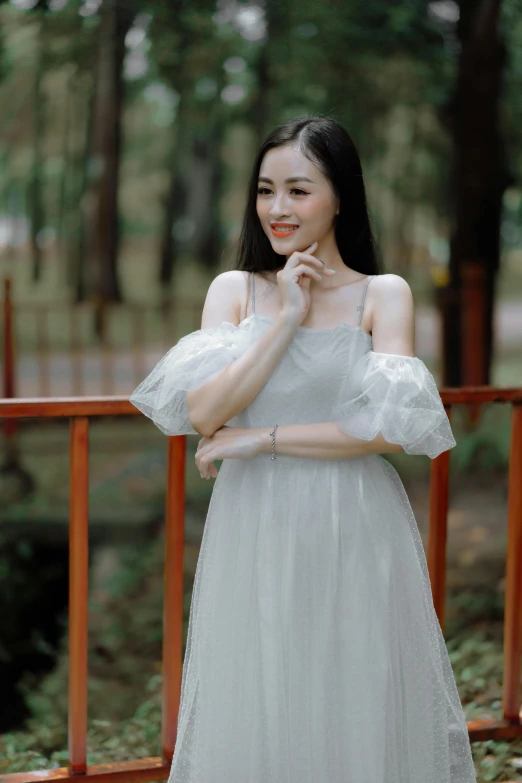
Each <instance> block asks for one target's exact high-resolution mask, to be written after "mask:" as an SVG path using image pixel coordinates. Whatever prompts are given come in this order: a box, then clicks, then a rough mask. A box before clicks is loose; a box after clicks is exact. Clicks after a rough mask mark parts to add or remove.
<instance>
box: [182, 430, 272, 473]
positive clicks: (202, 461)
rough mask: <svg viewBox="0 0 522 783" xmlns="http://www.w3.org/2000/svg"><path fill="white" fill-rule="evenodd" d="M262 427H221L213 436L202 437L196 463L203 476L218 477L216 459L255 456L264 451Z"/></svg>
mask: <svg viewBox="0 0 522 783" xmlns="http://www.w3.org/2000/svg"><path fill="white" fill-rule="evenodd" d="M261 432H262V430H261V429H255V428H240V427H227V426H226V425H225V426H223V427H220V428H219V429H218V430H216V432H215V433H214V434H213V435H212V437H211V438H201V440H200V441H199V442H198V448H197V450H196V465H197V467H198V470H199V472H200V474H201V478H206V479H209V478H210V477H211V476H214V478H216V476H217V474H218V470H217V468H216V466H215V465H214V460H215V459H230V458H232V459H233V458H238V457H255V456H256V455H257V454H261V452H262V451H263V444H262V440H261V437H260V433H261Z"/></svg>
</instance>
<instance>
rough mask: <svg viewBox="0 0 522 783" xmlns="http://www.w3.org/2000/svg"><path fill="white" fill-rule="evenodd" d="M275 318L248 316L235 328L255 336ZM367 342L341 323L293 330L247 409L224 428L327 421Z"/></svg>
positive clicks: (368, 337)
mask: <svg viewBox="0 0 522 783" xmlns="http://www.w3.org/2000/svg"><path fill="white" fill-rule="evenodd" d="M273 321H274V319H273V318H272V317H270V316H266V315H261V314H258V313H255V312H253V313H252V314H251V315H249V316H248V318H246V319H245V320H244V321H242V322H241V323H240V324H239V327H238V328H239V329H245V330H247V331H249V332H250V333H251V338H254V334H260V333H261V332H262V331H263V330H264V329H266V328H268V327H269V326H270V325H271V323H273ZM371 345H372V339H371V335H369V334H368V332H365V331H364V330H363V329H361V327H360V326H359V325H358V326H351V325H350V324H347V323H340V324H339V325H338V326H336V327H335V328H333V329H313V328H310V327H298V328H297V330H296V332H295V334H294V336H293V338H292V340H291V342H290V343H289V345H288V347H287V350H286V351H285V353H284V355H283V356H282V357H281V359H280V361H279V363H278V365H277V367H276V368H275V370H274V372H273V373H272V375H271V376H270V378H269V379H268V381H267V382H266V383H265V385H264V386H263V388H262V389H261V391H260V392H259V393H258V395H257V397H256V398H255V399H254V400H252V402H251V403H250V405H249V406H248V407H247V408H245V409H244V410H243V411H241V412H240V413H239V414H238V415H237V416H235V417H234V418H233V419H231V421H230V422H229V424H230V425H231V426H236V427H268V426H273V424H274V423H278V424H280V425H281V424H311V423H313V422H321V421H331V420H332V417H333V416H334V415H335V411H336V408H337V403H338V401H339V395H340V394H342V388H343V383H344V379H345V378H346V374H347V372H349V370H350V367H352V366H353V365H354V364H355V362H356V361H357V360H358V359H359V358H360V357H361V356H363V355H364V354H365V353H367V352H368V351H370V350H371Z"/></svg>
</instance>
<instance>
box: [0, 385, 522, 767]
mask: <svg viewBox="0 0 522 783" xmlns="http://www.w3.org/2000/svg"><path fill="white" fill-rule="evenodd" d="M440 393H441V397H442V401H443V403H444V405H445V408H446V411H447V413H448V416H451V409H452V407H453V406H454V405H467V406H469V405H474V406H477V405H482V404H489V403H504V404H506V403H507V404H510V405H511V408H512V422H511V451H510V460H509V483H508V492H509V499H508V520H507V527H508V530H507V562H506V599H505V614H504V679H503V718H502V719H501V720H497V721H495V720H483V721H472V722H469V723H468V730H469V736H470V740H471V741H477V740H486V739H491V738H493V739H501V738H504V739H508V738H514V737H520V736H522V724H521V720H520V671H521V652H522V640H521V636H522V389H496V388H491V387H483V388H482V387H477V388H462V389H441V390H440ZM124 415H125V416H126V415H141V414H140V413H139V411H138V410H137V409H136V408H135V407H134V406H133V405H132V404H131V403H130V402H129V401H128V399H127V398H124V397H95V398H63V399H52V400H23V399H16V400H0V417H4V418H7V419H20V418H37V417H44V418H51V417H58V418H64V417H68V418H69V419H70V428H71V429H70V432H71V438H70V514H69V526H70V537H69V626H68V628H69V630H68V633H69V724H68V743H69V766H68V767H62V768H60V769H51V770H41V771H32V772H20V773H11V774H7V775H1V776H0V783H33V782H34V781H35V780H39V781H41V780H45V781H58V780H61V779H72V778H73V777H75V776H78V775H82V776H84V777H87V778H95V779H96V781H100V783H105V781H107V782H108V781H152V780H164V779H166V778H167V777H168V774H169V771H170V764H171V760H172V755H173V751H174V747H175V742H176V731H177V716H178V710H179V702H180V689H181V673H182V618H183V541H184V507H185V485H184V476H185V446H186V436H185V435H180V436H175V437H169V438H167V440H166V442H167V476H166V479H167V492H166V504H165V548H166V551H165V581H164V612H163V651H162V654H163V686H162V687H163V701H162V755H161V757H160V758H145V759H135V760H131V761H126V762H119V763H110V764H98V765H90V766H88V765H87V760H86V758H87V752H86V736H87V677H88V666H87V606H88V605H87V597H88V498H89V475H88V455H89V445H88V440H89V419H90V417H92V416H124ZM450 455H451V452H450V451H447V452H444V453H442V454H441V455H440V456H439V457H437V458H436V459H434V460H432V462H431V478H430V522H429V537H428V543H427V562H428V569H429V574H430V581H431V587H432V593H433V601H434V605H435V609H436V612H437V616H438V618H439V622H440V624H441V627H443V625H444V596H445V588H446V540H447V516H448V486H449V465H450Z"/></svg>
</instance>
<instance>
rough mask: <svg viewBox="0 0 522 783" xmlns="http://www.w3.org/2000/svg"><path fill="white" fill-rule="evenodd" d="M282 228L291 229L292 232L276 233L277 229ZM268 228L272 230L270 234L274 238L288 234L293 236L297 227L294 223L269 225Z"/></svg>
mask: <svg viewBox="0 0 522 783" xmlns="http://www.w3.org/2000/svg"><path fill="white" fill-rule="evenodd" d="M283 226H286V227H287V228H292V229H293V231H278V230H277V229H278V228H283ZM270 228H271V229H272V234H273V235H274V236H275V237H286V236H288V235H289V234H293V233H294V231H297V229H298V228H299V226H297V225H296V224H295V223H271V224H270Z"/></svg>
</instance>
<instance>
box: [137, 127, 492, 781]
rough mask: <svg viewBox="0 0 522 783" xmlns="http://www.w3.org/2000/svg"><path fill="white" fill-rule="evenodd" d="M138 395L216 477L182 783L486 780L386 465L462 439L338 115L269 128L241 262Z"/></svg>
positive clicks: (174, 775)
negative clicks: (191, 437) (382, 256)
mask: <svg viewBox="0 0 522 783" xmlns="http://www.w3.org/2000/svg"><path fill="white" fill-rule="evenodd" d="M131 400H132V402H133V403H134V405H136V406H137V407H138V408H140V409H141V410H142V411H143V412H144V413H145V414H146V415H147V416H149V417H150V418H151V419H152V420H153V421H154V422H155V423H156V425H157V426H158V427H159V428H160V429H161V430H162V431H163V432H164V433H166V434H168V435H180V434H199V435H201V436H202V437H201V440H200V441H199V445H198V450H197V454H196V463H197V466H198V468H199V471H200V473H201V475H202V476H203V477H204V478H209V477H210V476H214V477H216V478H217V480H216V482H215V484H214V488H213V493H212V499H211V502H210V506H209V511H208V516H207V520H206V525H205V531H204V535H203V540H202V544H201V551H200V556H199V561H198V567H197V571H196V576H195V581H194V589H193V594H192V605H191V615H190V624H189V630H188V639H187V647H186V653H185V660H184V664H183V680H182V693H181V705H180V712H179V716H178V733H177V741H176V747H175V751H174V757H173V761H172V767H171V773H170V781H171V783H472V782H473V781H475V780H476V778H475V774H474V768H473V763H472V757H471V748H470V744H469V736H468V732H467V727H466V723H465V720H464V714H463V711H462V707H461V703H460V700H459V696H458V693H457V688H456V685H455V680H454V677H453V672H452V668H451V665H450V661H449V658H448V654H447V650H446V646H445V642H444V638H443V635H442V632H441V629H440V625H439V623H438V620H437V616H436V614H435V610H434V607H433V602H432V595H431V589H430V581H429V576H428V571H427V565H426V559H425V555H424V550H423V546H422V541H421V538H420V536H419V532H418V529H417V525H416V521H415V519H414V516H413V513H412V510H411V507H410V504H409V501H408V498H407V495H406V493H405V490H404V487H403V485H402V482H401V480H400V478H399V476H398V474H397V472H396V471H395V470H394V468H393V467H392V466H391V465H390V463H389V462H388V461H387V460H386V459H384V458H383V457H381V456H380V455H381V454H387V453H391V452H396V451H405V452H407V453H408V454H427V455H428V456H429V457H431V458H434V457H436V456H437V455H438V454H440V453H441V452H442V451H445V450H447V449H450V448H452V447H453V446H454V445H455V440H454V438H453V435H452V432H451V428H450V425H449V421H448V418H447V416H446V413H445V411H444V407H443V405H442V402H441V400H440V396H439V394H438V391H437V388H436V385H435V382H434V379H433V376H432V375H431V374H430V372H429V371H428V369H427V368H426V366H425V365H424V363H423V362H422V361H421V360H420V359H418V358H416V357H415V351H414V312H413V302H412V295H411V291H410V288H409V286H408V284H407V283H406V282H405V280H403V279H402V278H401V277H399V276H397V275H393V274H381V273H380V270H379V267H378V263H377V261H376V254H375V250H374V243H373V240H372V232H371V229H370V223H369V219H368V214H367V208H366V196H365V189H364V184H363V178H362V172H361V164H360V161H359V157H358V154H357V151H356V149H355V147H354V144H353V142H352V141H351V139H350V137H349V135H348V134H347V132H346V130H344V128H343V127H342V126H340V125H339V124H338V123H337V122H335V121H334V120H332V119H328V118H322V117H311V118H300V119H296V120H293V121H290V122H287V123H285V124H284V125H281V126H279V127H277V128H276V129H275V130H274V131H273V132H272V133H271V134H270V135H269V136H268V138H267V139H266V141H265V142H264V144H263V145H262V147H261V149H260V151H259V153H258V155H257V158H256V160H255V162H254V167H253V173H252V179H251V182H250V186H249V190H248V197H247V204H246V212H245V217H244V223H243V230H242V235H241V241H240V253H239V262H238V268H237V269H236V270H233V271H229V272H225V273H223V274H220V275H218V276H217V277H216V278H215V279H214V281H213V282H212V284H211V285H210V287H209V290H208V294H207V298H206V301H205V306H204V310H203V317H202V324H201V329H198V330H197V331H195V332H192V333H191V334H189V335H187V336H186V337H183V338H182V339H181V340H179V341H178V343H177V345H175V346H174V347H173V348H172V349H171V350H170V351H169V352H168V353H167V354H166V355H165V356H164V357H163V359H161V361H160V362H159V363H158V364H157V365H156V367H155V368H154V369H153V370H152V372H151V373H150V375H149V376H148V377H147V378H145V380H144V381H143V382H142V383H141V384H140V386H139V387H138V388H137V389H136V390H135V392H134V393H133V395H132V396H131ZM215 460H223V462H222V464H221V467H220V470H219V474H218V471H217V469H216V467H215V465H214V461H215Z"/></svg>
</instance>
